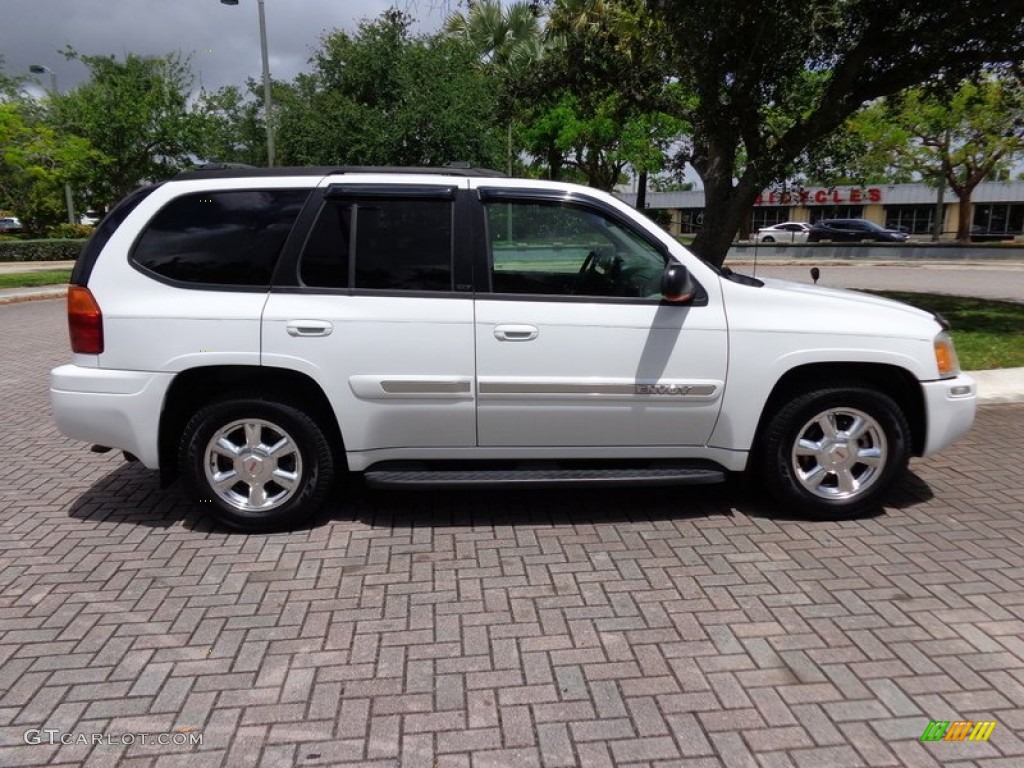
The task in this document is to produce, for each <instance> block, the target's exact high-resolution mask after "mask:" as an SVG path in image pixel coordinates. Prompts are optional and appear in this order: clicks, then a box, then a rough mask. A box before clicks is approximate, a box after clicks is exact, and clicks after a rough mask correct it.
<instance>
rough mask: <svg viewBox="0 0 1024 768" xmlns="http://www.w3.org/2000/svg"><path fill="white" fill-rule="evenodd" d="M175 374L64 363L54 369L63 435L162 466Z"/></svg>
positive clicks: (54, 400) (54, 401)
mask: <svg viewBox="0 0 1024 768" xmlns="http://www.w3.org/2000/svg"><path fill="white" fill-rule="evenodd" d="M173 379H174V374H173V373H148V372H144V371H116V370H109V369H103V368H84V367H82V366H77V365H62V366H60V367H59V368H54V369H53V370H52V371H51V372H50V403H51V405H52V406H53V418H54V421H56V423H57V428H58V429H59V430H60V431H61V433H62V434H64V435H66V436H67V437H70V438H73V439H75V440H83V441H85V442H87V443H94V444H97V445H105V446H109V447H111V448H119V449H121V450H123V451H128V452H129V453H132V454H135V456H137V457H138V458H139V461H141V462H142V463H143V464H144V465H145V466H146V467H149V468H150V469H159V467H160V453H159V449H158V438H159V434H160V412H161V410H162V409H163V403H164V396H165V395H166V394H167V389H168V387H170V385H171V381H172V380H173Z"/></svg>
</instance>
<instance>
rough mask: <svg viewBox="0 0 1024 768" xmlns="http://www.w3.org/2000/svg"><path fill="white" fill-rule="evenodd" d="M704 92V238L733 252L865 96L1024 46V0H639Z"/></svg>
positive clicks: (714, 252)
mask: <svg viewBox="0 0 1024 768" xmlns="http://www.w3.org/2000/svg"><path fill="white" fill-rule="evenodd" d="M635 2H637V3H642V5H644V6H645V7H646V8H647V9H648V10H649V11H650V16H649V24H648V28H649V30H650V32H651V33H652V34H654V35H664V36H665V37H666V38H667V39H668V40H669V41H670V43H671V48H670V49H669V53H670V55H671V56H672V59H673V68H674V72H675V75H676V77H677V78H678V80H679V82H680V83H681V84H683V86H684V87H685V88H686V90H687V91H688V92H692V93H693V94H694V95H695V100H694V103H693V104H692V105H691V106H690V107H689V108H687V109H685V110H684V111H683V112H682V114H681V116H682V117H685V118H686V119H687V120H688V121H689V123H690V124H691V125H692V128H693V138H692V144H691V146H690V147H689V151H688V155H689V160H690V163H691V164H692V166H693V167H694V169H695V170H696V171H697V173H698V174H699V175H700V177H701V179H702V181H703V184H704V194H705V200H706V204H705V205H706V208H705V212H704V227H703V228H702V230H701V232H700V234H699V235H698V236H697V239H696V240H695V241H694V243H693V249H694V250H695V251H696V252H697V253H699V254H700V255H701V256H703V257H704V258H706V259H707V260H709V261H711V262H713V263H718V264H720V263H721V262H722V261H724V259H725V256H726V253H727V252H728V249H729V245H730V243H731V242H732V239H733V236H734V234H735V233H736V231H737V230H738V229H739V228H740V224H741V221H742V220H743V218H744V217H746V216H747V215H748V214H749V211H750V209H751V206H752V204H753V201H754V200H755V199H756V198H757V196H758V194H760V193H761V191H762V190H763V189H765V188H766V187H768V186H769V185H770V184H772V183H773V182H777V181H781V180H783V179H786V178H789V177H790V176H791V175H792V174H793V173H794V171H795V170H796V169H797V163H798V162H799V160H800V158H801V157H802V155H803V154H804V153H805V152H806V150H807V148H808V147H810V146H812V145H814V144H815V143H816V142H819V141H821V140H822V139H824V138H825V137H827V136H829V135H830V134H832V133H833V132H835V131H836V130H838V129H840V128H841V127H842V126H843V123H844V121H845V120H846V119H847V118H848V117H849V116H850V115H852V114H853V113H854V112H855V111H856V110H858V109H859V108H860V107H861V106H862V105H863V104H865V103H867V102H869V101H872V100H874V99H877V98H879V97H882V96H886V95H890V94H894V93H897V92H899V91H901V90H903V89H905V88H908V87H910V86H913V85H917V84H921V83H924V82H926V81H929V80H933V79H936V78H940V77H941V78H944V79H946V80H947V81H949V80H954V81H956V80H959V79H961V78H962V77H964V76H966V75H967V74H969V73H970V72H973V71H976V70H977V69H978V68H979V67H980V66H983V65H986V64H989V65H997V64H1001V63H1013V62H1019V61H1020V60H1021V59H1022V56H1024V3H1021V2H1020V0H904V1H903V2H900V3H899V4H895V5H894V4H892V3H882V2H878V0H773V2H771V3H751V2H749V0H690V2H686V3H680V2H677V0H635Z"/></svg>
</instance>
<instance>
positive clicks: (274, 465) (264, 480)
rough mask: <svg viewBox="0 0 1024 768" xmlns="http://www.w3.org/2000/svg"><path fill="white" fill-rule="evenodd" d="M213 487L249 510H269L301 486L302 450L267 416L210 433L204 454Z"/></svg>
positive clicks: (218, 493)
mask: <svg viewBox="0 0 1024 768" xmlns="http://www.w3.org/2000/svg"><path fill="white" fill-rule="evenodd" d="M203 466H204V467H205V469H206V479H207V481H208V482H209V484H210V488H211V489H212V490H213V492H214V493H216V494H217V496H218V497H220V498H221V499H222V500H223V501H224V502H226V503H227V504H230V505H231V506H232V507H235V508H237V509H240V510H243V511H245V512H267V511H269V510H272V509H276V508H277V507H280V506H281V505H282V504H284V503H286V502H287V501H288V500H289V499H290V498H291V497H292V496H293V495H295V492H296V490H298V488H299V480H300V479H301V477H302V454H301V453H300V452H299V449H298V445H297V444H296V442H295V440H294V439H292V437H291V435H289V434H288V433H287V432H285V431H284V430H283V429H281V427H279V426H277V425H276V424H272V423H271V422H269V421H264V420H263V419H241V420H239V421H233V422H231V423H230V424H227V425H226V426H224V427H221V428H220V429H218V430H217V431H216V432H214V433H213V435H212V436H211V437H210V440H209V442H207V444H206V451H205V453H204V455H203Z"/></svg>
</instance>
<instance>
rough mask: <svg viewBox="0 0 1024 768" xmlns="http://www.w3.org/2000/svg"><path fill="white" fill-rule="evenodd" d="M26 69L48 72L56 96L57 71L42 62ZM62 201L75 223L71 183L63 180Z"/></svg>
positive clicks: (52, 91) (70, 219)
mask: <svg viewBox="0 0 1024 768" xmlns="http://www.w3.org/2000/svg"><path fill="white" fill-rule="evenodd" d="M28 71H29V72H31V73H32V74H33V75H41V74H43V73H45V72H49V73H50V95H51V96H53V97H56V96H57V73H56V72H54V71H53V70H52V69H50V68H49V67H47V66H44V65H43V64H31V65H29V68H28ZM64 203H65V204H66V205H67V207H68V224H74V223H75V203H74V201H73V200H72V199H71V185H70V184H68V183H67V182H64Z"/></svg>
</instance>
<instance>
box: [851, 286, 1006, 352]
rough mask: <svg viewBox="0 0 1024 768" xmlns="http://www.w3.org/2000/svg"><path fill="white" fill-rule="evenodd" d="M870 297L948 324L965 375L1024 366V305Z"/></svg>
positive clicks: (903, 295) (895, 294)
mask: <svg viewBox="0 0 1024 768" xmlns="http://www.w3.org/2000/svg"><path fill="white" fill-rule="evenodd" d="M869 293H873V294H875V295H876V296H885V297H886V298H889V299H896V300H897V301H903V302H906V303H907V304H913V305H914V306H915V307H921V308H922V309H928V310H933V311H935V312H938V313H939V314H941V315H942V316H943V317H945V318H946V319H947V320H949V322H950V324H951V325H952V326H953V330H952V331H951V333H952V334H953V341H954V342H955V343H956V352H957V355H958V356H959V358H960V367H961V368H963V369H964V370H965V371H981V370H987V369H989V368H1019V367H1022V366H1024V304H1015V303H1013V302H1010V301H993V300H990V299H970V298H964V297H962V296H944V295H940V294H935V293H908V292H903V291H869Z"/></svg>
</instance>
